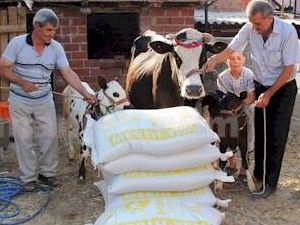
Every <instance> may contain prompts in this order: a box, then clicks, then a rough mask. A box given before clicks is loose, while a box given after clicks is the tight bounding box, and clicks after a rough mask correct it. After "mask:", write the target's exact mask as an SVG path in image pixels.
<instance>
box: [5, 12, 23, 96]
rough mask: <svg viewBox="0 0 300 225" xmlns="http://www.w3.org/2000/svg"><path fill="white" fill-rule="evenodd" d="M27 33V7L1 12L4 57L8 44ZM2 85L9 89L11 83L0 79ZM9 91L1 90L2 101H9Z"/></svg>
mask: <svg viewBox="0 0 300 225" xmlns="http://www.w3.org/2000/svg"><path fill="white" fill-rule="evenodd" d="M25 32H26V9H25V7H20V8H18V7H15V6H9V7H7V9H2V10H0V53H1V55H2V53H3V51H4V49H5V48H6V46H7V44H8V42H9V41H10V40H11V39H12V38H13V37H15V36H17V35H20V34H24V33H25ZM0 85H1V86H4V87H8V86H9V83H8V82H7V81H6V80H5V79H3V78H1V77H0ZM7 98H8V90H2V89H0V101H7Z"/></svg>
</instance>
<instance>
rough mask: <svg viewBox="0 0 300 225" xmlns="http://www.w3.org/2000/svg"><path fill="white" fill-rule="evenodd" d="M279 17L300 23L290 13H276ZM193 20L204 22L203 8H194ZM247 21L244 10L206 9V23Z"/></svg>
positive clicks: (289, 21)
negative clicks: (217, 10)
mask: <svg viewBox="0 0 300 225" xmlns="http://www.w3.org/2000/svg"><path fill="white" fill-rule="evenodd" d="M277 16H278V17H279V18H281V19H283V20H284V21H286V22H288V23H294V24H297V25H300V19H299V18H293V15H292V14H283V15H282V16H281V15H280V14H279V15H277ZM195 20H196V21H197V22H198V21H199V22H202V23H204V22H205V12H204V10H203V9H197V10H195ZM246 22H248V18H247V16H246V13H245V12H215V11H208V23H210V24H212V23H217V24H220V23H227V24H233V23H246Z"/></svg>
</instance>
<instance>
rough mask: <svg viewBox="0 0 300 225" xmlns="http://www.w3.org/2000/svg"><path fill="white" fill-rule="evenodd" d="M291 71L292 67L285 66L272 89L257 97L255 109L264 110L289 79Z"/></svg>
mask: <svg viewBox="0 0 300 225" xmlns="http://www.w3.org/2000/svg"><path fill="white" fill-rule="evenodd" d="M293 70H294V65H289V66H286V67H285V68H284V69H283V71H282V73H281V74H280V76H279V77H278V78H277V80H276V82H275V83H274V84H273V85H272V87H270V88H269V89H268V90H267V91H265V92H264V93H262V94H261V95H260V96H259V98H258V100H257V101H256V107H258V108H265V107H266V106H267V105H268V104H269V102H270V99H271V98H272V96H273V95H274V94H275V93H276V92H277V91H278V90H279V89H280V88H281V87H282V86H283V85H284V84H285V83H286V82H287V81H288V80H289V79H290V77H291V75H292V74H293Z"/></svg>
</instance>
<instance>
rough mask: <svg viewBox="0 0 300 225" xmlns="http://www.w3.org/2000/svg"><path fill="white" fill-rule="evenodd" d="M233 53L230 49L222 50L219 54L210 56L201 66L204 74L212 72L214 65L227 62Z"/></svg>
mask: <svg viewBox="0 0 300 225" xmlns="http://www.w3.org/2000/svg"><path fill="white" fill-rule="evenodd" d="M233 53H234V51H233V50H232V49H230V48H226V49H224V50H223V51H222V52H220V53H219V54H216V55H213V56H211V57H210V58H209V59H208V60H207V62H206V63H205V64H204V65H203V67H202V68H203V70H204V72H206V73H208V72H211V71H213V70H214V68H215V67H216V65H218V64H221V63H223V62H224V61H225V60H227V59H228V58H229V57H230V56H231V55H232V54H233Z"/></svg>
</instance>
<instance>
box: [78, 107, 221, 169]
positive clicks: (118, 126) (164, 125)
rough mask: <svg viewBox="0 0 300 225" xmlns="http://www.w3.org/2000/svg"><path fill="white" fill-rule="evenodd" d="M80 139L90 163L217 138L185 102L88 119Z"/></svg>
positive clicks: (189, 146) (167, 150)
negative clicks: (170, 106)
mask: <svg viewBox="0 0 300 225" xmlns="http://www.w3.org/2000/svg"><path fill="white" fill-rule="evenodd" d="M83 140H84V142H85V143H86V144H87V146H89V147H90V148H91V149H92V152H93V153H92V162H93V163H94V165H98V164H100V163H104V162H108V161H111V160H115V159H117V158H120V157H122V156H125V155H127V154H129V153H139V154H152V155H166V154H171V153H172V154H173V153H176V152H182V151H186V150H187V149H196V148H197V147H199V146H202V145H204V144H208V143H212V142H216V141H219V137H218V135H217V134H216V133H215V132H213V130H212V129H211V128H210V127H209V125H208V124H207V122H206V121H205V119H204V118H203V117H202V116H201V115H200V114H199V113H198V112H197V110H196V109H194V108H192V107H187V106H180V107H173V108H166V109H156V110H122V111H118V112H114V113H111V114H108V115H106V116H103V117H101V119H99V120H98V121H93V120H92V119H88V125H87V127H86V129H85V132H84V136H83Z"/></svg>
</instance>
